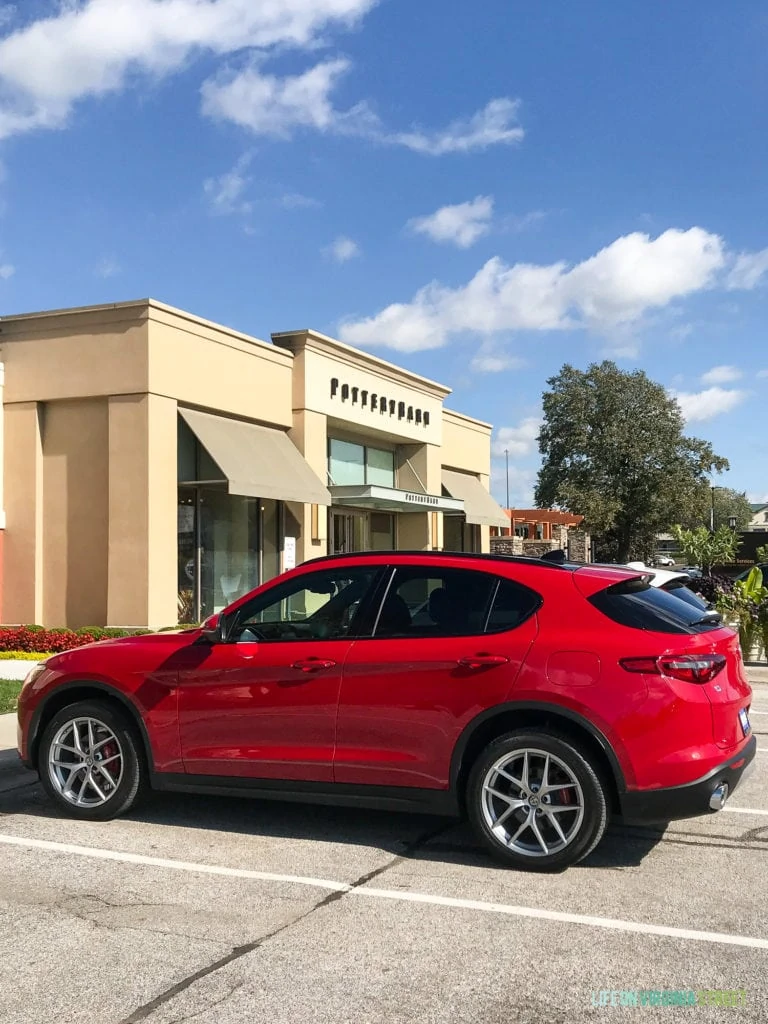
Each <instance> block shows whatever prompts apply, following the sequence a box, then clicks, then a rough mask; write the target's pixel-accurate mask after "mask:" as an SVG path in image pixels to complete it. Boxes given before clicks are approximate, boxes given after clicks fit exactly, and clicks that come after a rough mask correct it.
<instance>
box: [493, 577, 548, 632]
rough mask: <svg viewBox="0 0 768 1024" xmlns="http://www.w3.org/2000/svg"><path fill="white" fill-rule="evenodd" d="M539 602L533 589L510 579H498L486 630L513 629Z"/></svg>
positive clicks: (533, 610) (501, 630) (528, 615)
mask: <svg viewBox="0 0 768 1024" xmlns="http://www.w3.org/2000/svg"><path fill="white" fill-rule="evenodd" d="M540 604H541V598H540V597H539V595H538V594H537V593H536V592H535V591H533V590H529V589H528V587H524V586H522V585H521V584H520V583H513V582H512V580H499V587H498V590H497V591H496V596H495V598H494V601H493V606H492V608H491V614H490V615H489V616H488V623H487V626H486V632H487V633H502V632H504V631H505V630H507V629H514V628H515V627H516V626H519V625H520V623H521V622H525V620H526V619H527V618H529V617H530V616H531V615H532V614H533V613H534V612H535V611H536V609H537V608H538V607H539V605H540Z"/></svg>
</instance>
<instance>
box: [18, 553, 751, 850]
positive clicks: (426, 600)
mask: <svg viewBox="0 0 768 1024" xmlns="http://www.w3.org/2000/svg"><path fill="white" fill-rule="evenodd" d="M750 697H751V690H750V687H749V685H748V683H747V679H746V676H745V673H744V668H743V663H742V660H741V654H740V651H739V645H738V638H737V636H736V634H735V633H734V632H733V631H732V630H730V629H726V628H724V627H723V625H722V623H721V621H720V619H719V618H718V616H717V615H716V614H715V613H713V612H708V611H706V610H702V609H701V608H699V607H697V606H694V605H691V604H689V603H687V602H684V601H681V600H680V599H679V598H677V597H675V596H674V594H670V593H667V592H665V591H663V590H660V589H658V588H653V587H651V586H649V585H648V583H647V580H646V577H644V576H643V575H642V573H639V572H636V571H635V572H632V571H631V570H626V569H614V568H608V567H604V566H574V565H567V564H566V565H557V564H553V563H548V562H545V561H542V560H538V559H525V558H505V557H494V556H488V555H461V554H448V553H425V552H415V553H414V552H411V553H408V552H397V553H376V554H356V555H351V556H335V557H331V558H325V559H318V560H316V561H313V562H308V563H305V564H304V565H302V566H301V567H299V568H298V569H295V570H293V571H291V572H288V573H286V574H285V575H283V576H281V577H280V578H279V579H277V580H273V581H272V582H270V583H268V584H266V585H264V586H262V587H260V588H259V589H258V590H255V591H254V592H253V593H251V594H248V595H247V596H246V597H243V598H241V599H240V600H238V601H236V602H235V603H234V604H233V605H231V606H230V607H229V608H227V609H226V610H225V611H223V612H221V613H220V614H219V615H216V616H214V617H212V618H211V619H209V620H208V621H207V622H206V623H205V624H204V626H203V628H202V629H192V630H187V631H185V632H179V633H161V634H157V635H151V636H142V637H132V638H128V639H122V640H113V641H105V642H101V643H96V644H91V645H89V646H88V647H83V648H80V649H78V650H75V651H72V652H69V653H66V654H58V655H55V656H54V657H51V658H49V659H48V660H47V661H46V662H45V664H43V665H40V666H38V667H36V668H35V669H33V671H32V672H31V673H30V675H29V676H28V678H27V681H26V683H25V685H24V689H23V691H22V695H21V699H20V701H19V724H20V725H19V735H20V743H19V747H20V753H21V758H22V760H23V761H24V763H25V764H26V765H28V766H30V767H35V768H37V770H38V771H39V773H40V778H41V780H42V782H43V785H44V786H45V788H46V790H47V791H48V793H49V794H50V796H51V797H52V798H53V800H54V801H55V802H56V803H57V804H58V805H59V806H60V807H61V808H63V809H64V810H65V811H67V812H68V813H69V814H71V815H73V816H75V817H78V818H86V819H97V820H103V819H107V818H112V817H114V816H115V815H118V814H121V813H124V812H125V811H127V810H128V809H129V808H130V807H131V806H132V805H133V804H134V802H135V801H136V799H137V798H138V797H139V796H140V795H141V793H142V792H143V791H144V790H146V789H148V788H149V787H152V788H154V789H161V790H174V791H180V790H187V791H189V790H191V791H194V792H201V793H224V794H229V795H232V794H251V795H255V796H260V797H273V798H281V799H293V800H315V801H320V802H328V803H335V804H345V805H348V806H366V807H380V808H393V809H398V810H401V809H413V810H421V811H426V812H434V813H437V814H450V815H453V814H461V813H466V814H467V815H468V816H469V818H470V820H471V822H472V824H473V826H474V829H475V831H476V833H477V835H478V836H479V838H480V839H481V840H482V842H483V843H484V844H485V845H486V846H487V847H488V848H489V849H490V850H491V851H492V852H493V853H494V854H496V855H497V856H498V857H500V858H501V859H502V860H504V861H505V862H506V863H507V864H510V865H514V866H515V867H518V868H534V869H553V868H559V867H564V866H566V865H568V864H572V863H574V862H576V861H578V860H580V859H581V858H583V857H585V856H586V855H587V854H588V853H589V852H590V851H591V850H592V849H594V847H595V846H596V845H597V843H598V842H599V841H600V838H601V836H602V835H603V832H604V830H605V826H606V819H607V816H608V814H609V813H617V814H621V815H622V816H623V817H624V818H625V819H626V820H630V821H666V820H669V819H672V818H680V817H687V816H692V815H697V814H703V813H706V812H707V811H709V810H718V809H719V808H721V807H722V806H723V804H724V803H725V801H726V799H727V797H728V795H729V794H730V793H731V792H732V791H733V789H734V787H735V786H736V785H737V783H738V782H739V779H740V778H741V776H742V773H743V772H744V769H745V768H746V767H747V765H748V764H749V762H750V761H751V760H752V759H753V757H754V754H755V741H754V737H751V736H750V725H749V717H748V711H749V705H750Z"/></svg>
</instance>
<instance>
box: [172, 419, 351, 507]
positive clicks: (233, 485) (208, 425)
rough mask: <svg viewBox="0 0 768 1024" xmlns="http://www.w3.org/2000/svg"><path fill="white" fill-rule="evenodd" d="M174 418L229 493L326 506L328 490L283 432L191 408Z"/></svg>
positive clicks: (328, 499) (328, 501)
mask: <svg viewBox="0 0 768 1024" xmlns="http://www.w3.org/2000/svg"><path fill="white" fill-rule="evenodd" d="M179 414H180V415H181V416H182V418H183V419H184V420H185V422H186V423H187V425H188V426H189V428H190V430H191V431H192V432H193V433H194V435H195V436H196V437H197V439H198V441H199V442H200V444H201V445H202V446H203V448H205V450H206V451H207V452H208V454H209V455H210V456H211V458H212V459H213V461H214V462H215V463H216V464H217V466H218V467H219V468H220V469H221V471H222V473H223V474H224V476H225V477H226V478H227V482H228V484H229V493H230V494H241V495H243V496H245V497H248V498H273V499H275V500H277V501H298V502H304V503H306V504H308V505H330V504H331V496H330V494H329V493H328V488H327V487H325V486H324V485H323V484H322V482H321V481H320V478H319V477H318V476H317V474H316V473H315V472H314V471H313V470H312V469H310V467H309V466H308V465H307V463H306V462H305V461H304V456H303V455H302V454H301V452H299V450H298V449H297V448H296V447H295V445H294V444H293V442H292V441H291V439H290V438H289V437H288V435H287V434H286V433H285V432H284V431H282V430H277V429H275V428H273V427H260V426H257V425H256V424H255V423H243V421H242V420H230V419H227V418H226V417H224V416H214V415H213V414H212V413H208V412H198V411H196V410H194V409H179Z"/></svg>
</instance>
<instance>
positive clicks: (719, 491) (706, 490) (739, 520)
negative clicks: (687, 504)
mask: <svg viewBox="0 0 768 1024" xmlns="http://www.w3.org/2000/svg"><path fill="white" fill-rule="evenodd" d="M713 506H714V512H715V515H714V519H715V529H717V528H718V527H719V526H727V525H728V520H729V519H730V518H731V517H733V518H734V519H735V520H736V529H737V530H743V529H744V527H745V526H746V525H747V523H748V522H749V521H750V519H751V518H752V506H751V504H750V503H749V501H748V499H747V496H746V494H744V493H743V492H742V491H734V490H733V488H731V487H715V488H712V487H710V485H709V483H707V482H702V483H701V485H700V486H699V487H698V488H697V490H696V494H695V498H694V501H693V503H692V505H691V509H690V512H689V515H688V517H687V518H685V519H681V523H682V525H683V526H687V527H689V528H693V527H696V526H709V524H710V522H711V520H712V508H713Z"/></svg>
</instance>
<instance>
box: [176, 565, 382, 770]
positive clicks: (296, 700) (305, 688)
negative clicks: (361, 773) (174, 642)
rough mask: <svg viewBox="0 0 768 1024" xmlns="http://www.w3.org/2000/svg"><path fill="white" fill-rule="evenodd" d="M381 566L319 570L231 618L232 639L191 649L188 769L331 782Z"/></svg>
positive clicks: (274, 589)
mask: <svg viewBox="0 0 768 1024" xmlns="http://www.w3.org/2000/svg"><path fill="white" fill-rule="evenodd" d="M378 572H380V569H379V568H371V567H362V568H358V567H350V568H336V569H323V570H315V571H312V572H307V573H304V574H302V575H300V576H294V577H292V578H290V579H288V580H285V581H282V582H278V583H276V584H275V585H273V586H271V587H268V588H267V589H264V590H261V591H259V592H257V594H256V595H254V597H253V598H252V599H251V600H249V601H246V602H245V603H244V604H242V605H240V606H239V607H238V608H237V609H236V611H235V612H233V613H232V614H231V615H229V616H227V615H225V617H224V628H225V632H226V642H221V643H214V644H210V643H207V642H206V641H204V640H201V641H200V642H199V643H197V644H194V645H192V646H191V647H190V648H189V649H188V650H187V651H186V652H185V653H184V655H183V659H184V660H183V662H182V664H181V665H180V672H179V705H178V706H179V733H180V742H181V752H182V757H183V760H184V768H185V771H186V772H187V773H190V774H194V775H208V776H214V775H217V776H221V775H224V776H243V777H249V778H262V779H287V780H294V781H296V780H301V781H307V782H330V781H332V778H333V768H332V761H333V748H334V741H335V727H336V711H337V705H338V698H339V687H340V684H341V670H342V666H343V664H344V661H345V659H346V657H347V654H348V652H349V650H350V648H351V646H352V643H353V641H354V636H355V628H356V623H357V621H358V619H359V617H360V613H361V611H362V609H363V608H364V607H365V602H366V597H367V595H368V594H369V593H370V592H371V586H372V583H373V581H374V579H375V578H376V576H377V573H378Z"/></svg>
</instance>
